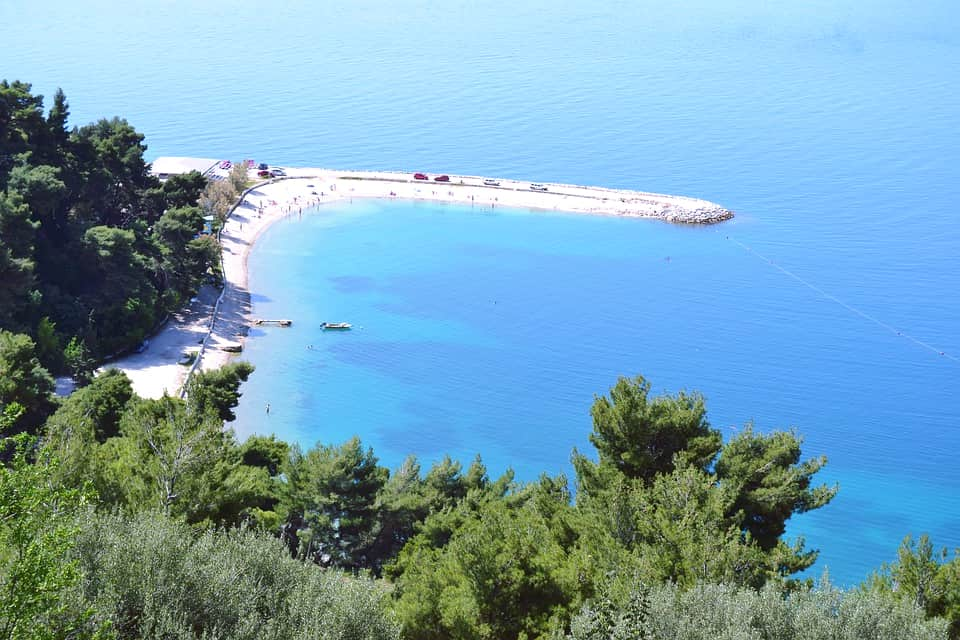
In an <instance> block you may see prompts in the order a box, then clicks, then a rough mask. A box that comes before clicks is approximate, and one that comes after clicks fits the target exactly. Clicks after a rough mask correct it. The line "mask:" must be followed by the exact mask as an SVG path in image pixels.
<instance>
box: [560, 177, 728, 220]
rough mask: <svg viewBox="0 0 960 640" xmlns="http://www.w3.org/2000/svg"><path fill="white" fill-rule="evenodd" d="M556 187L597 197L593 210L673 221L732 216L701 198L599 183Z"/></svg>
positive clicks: (564, 190) (717, 218)
mask: <svg viewBox="0 0 960 640" xmlns="http://www.w3.org/2000/svg"><path fill="white" fill-rule="evenodd" d="M558 187H560V189H562V190H563V191H562V192H566V193H569V194H570V195H577V196H580V197H583V198H592V199H593V201H594V202H597V201H599V204H598V205H597V206H594V207H591V211H592V212H595V213H607V214H613V215H619V216H629V217H639V218H656V219H658V220H663V221H664V222H671V223H674V224H716V223H718V222H723V221H724V220H729V219H730V218H732V217H733V212H732V211H730V210H729V209H725V208H723V207H721V206H720V205H718V204H716V203H715V202H710V201H708V200H702V199H700V198H690V197H688V196H674V195H667V194H664V193H648V192H644V191H629V190H625V189H605V188H602V187H576V186H572V185H558Z"/></svg>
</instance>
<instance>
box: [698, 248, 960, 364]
mask: <svg viewBox="0 0 960 640" xmlns="http://www.w3.org/2000/svg"><path fill="white" fill-rule="evenodd" d="M714 233H717V234H719V233H720V231H719V230H718V229H714ZM724 238H726V239H727V240H730V241H731V242H734V243H736V244H737V245H738V246H740V247H741V248H742V249H743V250H744V251H746V252H747V253H749V254H751V255H753V256H754V257H756V258H757V259H759V260H762V261H763V262H766V263H767V264H768V265H770V266H771V267H773V268H774V269H776V270H778V271H780V272H781V273H783V274H785V275H788V276H790V277H791V278H793V279H794V280H796V281H797V282H799V283H800V284H802V285H803V286H805V287H807V288H808V289H810V290H811V291H815V292H817V293H819V294H820V295H821V296H823V297H824V298H827V299H828V300H832V301H833V302H835V303H837V304H838V305H840V306H841V307H843V308H844V309H846V310H847V311H849V312H851V313H853V314H855V315H858V316H860V317H861V318H863V319H864V320H869V321H870V322H872V323H874V324H875V325H877V326H879V327H881V328H883V329H886V330H887V331H889V332H890V333H892V334H894V335H896V336H897V337H898V338H906V339H907V340H910V341H911V342H913V343H914V344H916V345H918V346H920V347H922V348H924V349H926V350H928V351H932V352H933V353H935V354H936V355H938V356H941V357H944V358H948V359H950V360H952V361H954V362H960V358H958V357H957V356H954V355H953V354H951V353H947V352H946V351H943V350H941V349H938V348H937V347H935V346H934V345H932V344H930V343H929V342H924V341H923V340H921V339H920V338H917V337H916V336H913V335H911V334H909V333H907V332H906V331H903V330H901V329H897V328H896V327H894V326H892V325H889V324H887V323H886V322H884V321H883V320H880V319H879V318H876V317H874V316H872V315H870V314H869V313H867V312H865V311H861V310H860V309H858V308H856V307H854V306H853V305H851V304H848V303H846V302H844V301H843V300H841V299H840V298H838V297H837V296H835V295H833V294H831V293H827V292H826V291H824V290H823V289H821V288H820V287H818V286H817V285H815V284H813V283H812V282H809V281H807V280H804V279H803V278H801V277H800V276H798V275H797V274H795V273H793V272H792V271H790V270H789V269H787V268H786V267H783V266H781V265H779V264H777V263H776V262H775V261H773V260H771V259H770V258H768V257H767V256H765V255H763V254H762V253H760V252H758V251H755V250H754V249H753V248H752V247H751V246H749V245H747V244H744V243H742V242H740V241H739V240H737V239H736V238H734V237H733V236H731V235H730V234H724Z"/></svg>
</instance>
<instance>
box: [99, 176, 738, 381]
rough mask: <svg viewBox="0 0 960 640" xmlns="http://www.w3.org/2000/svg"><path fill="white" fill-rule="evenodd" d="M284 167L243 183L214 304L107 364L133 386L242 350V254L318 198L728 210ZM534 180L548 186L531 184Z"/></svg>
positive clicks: (599, 191)
mask: <svg viewBox="0 0 960 640" xmlns="http://www.w3.org/2000/svg"><path fill="white" fill-rule="evenodd" d="M286 174H287V175H286V176H285V177H284V178H282V179H276V180H271V181H268V182H265V183H261V184H259V185H257V186H256V187H254V188H253V189H251V190H249V191H248V192H247V194H246V195H245V196H244V198H243V200H242V201H241V202H240V203H239V204H238V205H237V207H236V208H235V209H234V211H233V213H232V214H231V215H230V218H229V219H228V221H227V223H226V224H225V225H224V228H223V230H222V232H221V236H220V238H221V246H222V256H223V276H224V290H223V296H222V299H221V300H220V304H219V306H218V307H217V308H216V311H215V304H214V300H213V299H214V298H215V297H216V296H214V295H211V291H210V290H209V289H208V290H205V291H202V292H201V294H200V295H199V296H198V297H197V299H196V301H195V302H193V303H192V304H191V305H190V307H188V309H186V310H185V311H184V312H183V313H182V314H180V315H179V316H177V317H175V318H173V319H172V320H171V322H169V323H168V324H167V325H166V326H165V327H164V328H163V329H162V330H161V331H160V332H159V333H158V334H157V335H156V336H154V337H153V338H151V341H150V346H149V347H148V348H147V349H146V350H145V351H144V352H142V353H138V354H132V355H130V356H127V357H125V358H122V359H119V360H117V361H115V362H113V363H111V365H110V366H113V367H117V368H119V369H121V370H123V371H125V372H126V373H127V375H129V376H130V378H131V380H132V381H133V387H134V391H135V392H136V393H137V394H139V395H140V396H143V397H147V398H158V397H160V396H161V395H163V394H164V393H168V394H176V393H177V392H178V391H179V390H180V388H181V386H182V385H183V382H184V380H185V378H186V376H187V373H188V371H189V368H188V367H186V366H183V365H181V364H178V361H180V360H181V359H182V356H183V354H184V353H185V352H197V351H201V349H200V347H201V345H203V349H202V353H201V356H200V358H199V362H198V364H197V366H198V367H199V368H200V369H202V370H210V369H216V368H218V367H220V366H222V365H223V364H225V363H226V362H227V361H228V360H229V359H230V357H231V356H232V355H233V354H234V353H235V352H236V351H237V350H240V349H242V344H243V339H244V337H245V336H246V334H247V328H248V326H249V323H250V292H249V289H248V280H247V257H248V256H249V253H250V250H251V248H252V246H253V244H254V243H255V242H256V239H257V238H258V237H259V235H260V234H261V233H263V231H264V230H265V229H266V228H267V227H268V226H270V224H272V223H273V222H275V221H276V220H278V219H280V218H283V217H285V216H288V215H302V214H303V212H305V211H308V210H310V209H312V208H315V207H318V206H320V205H324V204H333V203H338V202H343V201H344V200H348V201H349V200H350V199H352V198H376V199H409V200H430V201H439V202H450V203H457V204H461V205H469V206H474V207H481V208H490V207H492V208H496V207H508V208H513V209H518V208H519V209H535V210H551V211H564V212H571V213H584V214H591V215H613V216H624V217H638V218H656V219H660V220H664V221H666V222H673V223H681V224H711V223H716V222H722V221H723V220H728V219H730V218H732V217H733V213H732V212H730V211H729V210H727V209H724V208H723V207H721V206H720V205H717V204H715V203H712V202H708V201H706V200H700V199H697V198H689V197H685V196H674V195H665V194H655V193H645V192H641V191H629V190H617V189H605V188H601V187H586V186H579V185H566V184H556V183H542V184H538V183H530V182H525V181H517V180H506V179H491V178H484V177H479V176H456V175H450V176H449V179H450V180H449V182H437V181H435V180H433V179H432V178H434V177H436V176H435V175H434V174H431V175H430V176H429V178H430V179H428V180H415V179H414V177H413V174H410V173H394V172H372V171H336V170H331V169H287V170H286ZM485 181H487V184H485ZM490 181H492V182H495V183H496V184H489V182H490ZM531 185H533V186H535V187H543V188H545V190H542V191H541V190H534V189H531ZM211 327H212V328H211ZM208 330H209V335H208V333H207V332H208Z"/></svg>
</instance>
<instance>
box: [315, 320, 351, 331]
mask: <svg viewBox="0 0 960 640" xmlns="http://www.w3.org/2000/svg"><path fill="white" fill-rule="evenodd" d="M320 326H321V327H323V328H324V329H350V328H351V327H353V325H352V324H350V323H349V322H324V323H323V324H321V325H320Z"/></svg>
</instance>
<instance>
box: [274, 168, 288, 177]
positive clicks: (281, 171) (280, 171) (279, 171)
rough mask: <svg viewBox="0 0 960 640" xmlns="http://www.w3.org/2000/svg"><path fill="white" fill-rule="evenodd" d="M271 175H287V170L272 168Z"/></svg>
mask: <svg viewBox="0 0 960 640" xmlns="http://www.w3.org/2000/svg"><path fill="white" fill-rule="evenodd" d="M270 175H272V176H273V177H274V178H279V177H282V176H285V175H287V172H286V171H284V170H283V169H272V170H271V171H270Z"/></svg>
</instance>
